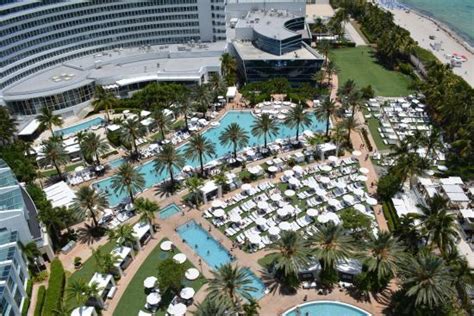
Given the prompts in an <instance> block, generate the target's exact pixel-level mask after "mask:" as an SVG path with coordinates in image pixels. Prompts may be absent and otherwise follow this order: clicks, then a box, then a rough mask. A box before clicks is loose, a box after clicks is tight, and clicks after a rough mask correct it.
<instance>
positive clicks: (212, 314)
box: [192, 298, 230, 316]
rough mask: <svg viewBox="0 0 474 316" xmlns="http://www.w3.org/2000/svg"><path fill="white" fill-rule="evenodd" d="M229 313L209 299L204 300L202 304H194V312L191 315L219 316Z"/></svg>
mask: <svg viewBox="0 0 474 316" xmlns="http://www.w3.org/2000/svg"><path fill="white" fill-rule="evenodd" d="M229 312H230V311H229V310H228V309H227V308H226V307H224V306H222V305H220V304H219V303H217V302H216V301H213V300H211V299H208V298H206V299H205V300H204V302H202V303H198V304H196V311H194V312H193V313H192V314H193V315H194V316H220V315H226V313H229Z"/></svg>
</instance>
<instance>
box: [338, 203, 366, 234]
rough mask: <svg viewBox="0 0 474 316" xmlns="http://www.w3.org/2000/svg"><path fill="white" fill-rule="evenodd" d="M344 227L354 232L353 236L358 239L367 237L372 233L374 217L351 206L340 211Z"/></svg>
mask: <svg viewBox="0 0 474 316" xmlns="http://www.w3.org/2000/svg"><path fill="white" fill-rule="evenodd" d="M339 214H340V216H339V217H340V218H341V220H342V227H343V228H344V229H346V230H349V231H351V232H352V236H353V237H354V238H356V239H358V240H362V239H366V238H368V237H369V236H370V235H371V234H372V219H371V218H370V217H369V216H367V215H365V214H363V213H361V212H359V211H358V210H356V209H354V208H352V207H349V208H346V209H343V210H342V211H340V213H339Z"/></svg>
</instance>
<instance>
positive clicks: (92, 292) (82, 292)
mask: <svg viewBox="0 0 474 316" xmlns="http://www.w3.org/2000/svg"><path fill="white" fill-rule="evenodd" d="M68 283H69V285H68V288H67V291H66V292H67V295H66V299H68V300H71V299H74V300H75V301H76V302H77V303H78V305H79V306H84V305H85V304H86V302H87V301H88V300H89V299H91V298H92V299H95V300H97V301H98V300H99V297H100V295H99V293H100V291H101V290H102V289H101V288H99V285H98V284H97V283H96V282H94V283H92V284H90V285H89V284H88V283H87V282H86V281H84V280H83V279H73V280H71V281H70V282H68Z"/></svg>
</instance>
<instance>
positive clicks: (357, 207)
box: [353, 203, 366, 213]
mask: <svg viewBox="0 0 474 316" xmlns="http://www.w3.org/2000/svg"><path fill="white" fill-rule="evenodd" d="M353 208H354V209H355V210H356V211H359V212H362V213H365V211H366V209H365V206H364V204H360V203H358V204H356V205H354V206H353Z"/></svg>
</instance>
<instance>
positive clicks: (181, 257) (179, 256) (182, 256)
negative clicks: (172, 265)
mask: <svg viewBox="0 0 474 316" xmlns="http://www.w3.org/2000/svg"><path fill="white" fill-rule="evenodd" d="M186 259H187V258H186V255H185V254H184V253H178V254H175V255H174V256H173V260H174V261H176V262H177V263H179V264H183V263H184V262H185V261H186Z"/></svg>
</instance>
